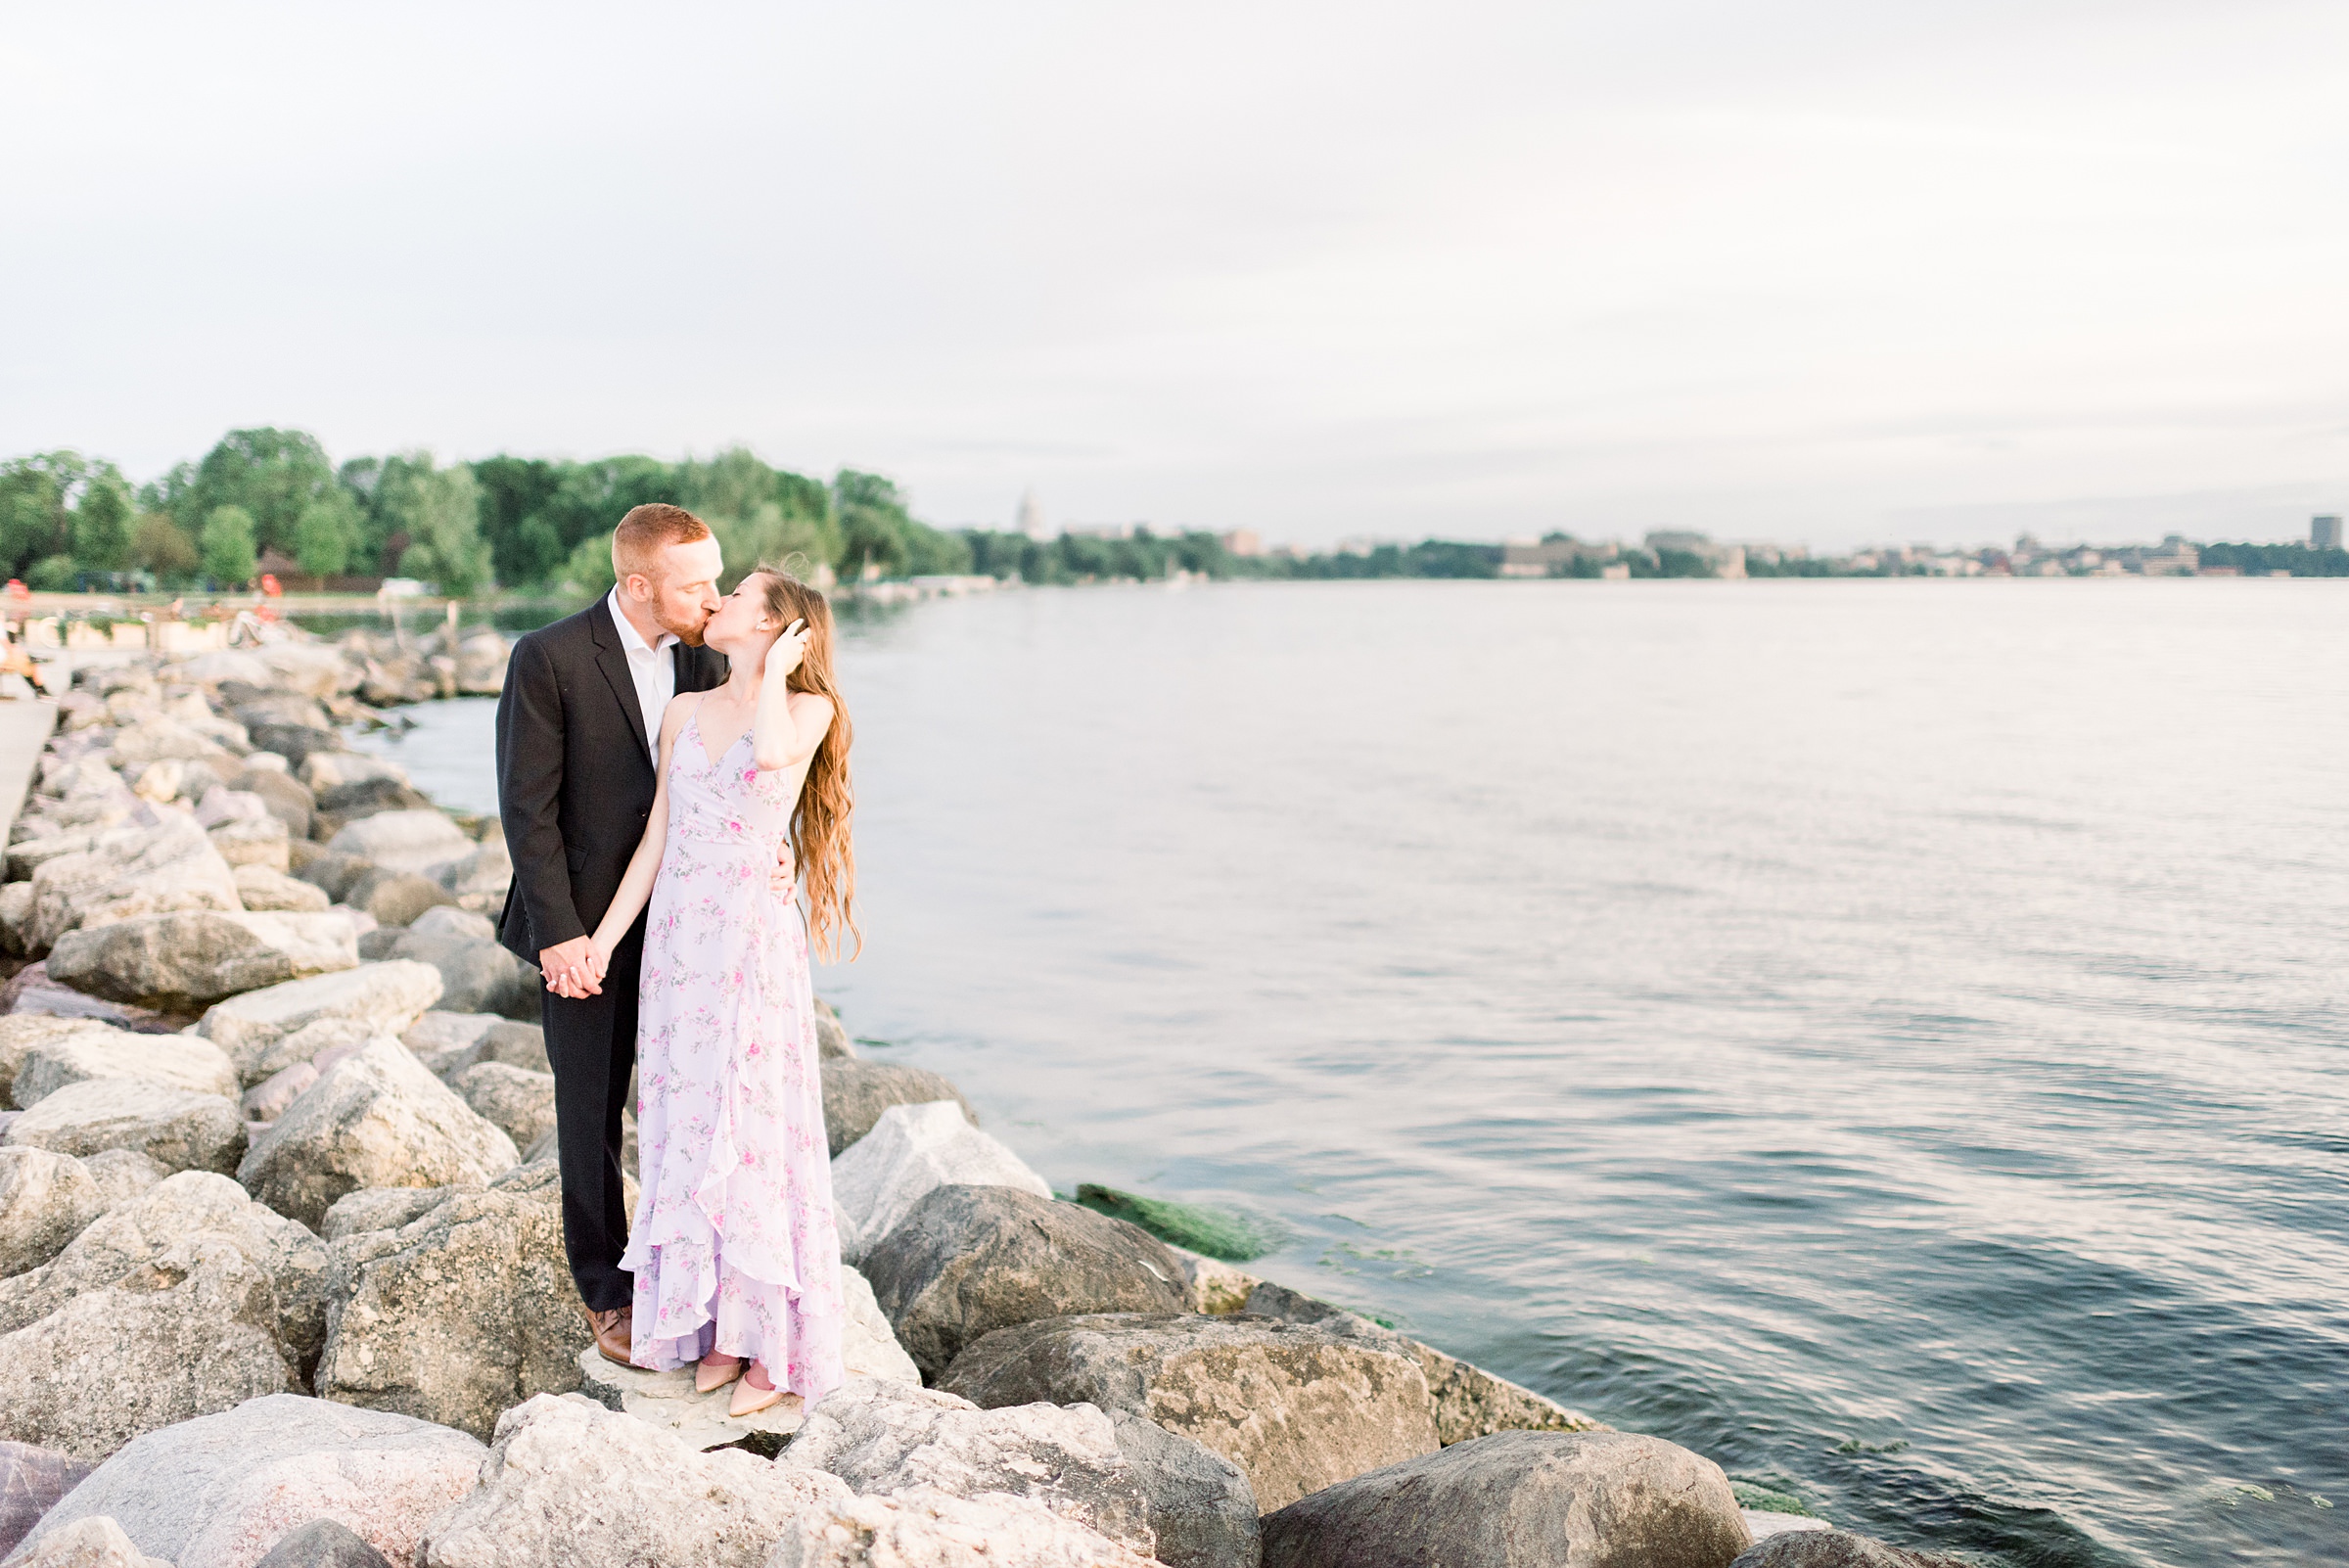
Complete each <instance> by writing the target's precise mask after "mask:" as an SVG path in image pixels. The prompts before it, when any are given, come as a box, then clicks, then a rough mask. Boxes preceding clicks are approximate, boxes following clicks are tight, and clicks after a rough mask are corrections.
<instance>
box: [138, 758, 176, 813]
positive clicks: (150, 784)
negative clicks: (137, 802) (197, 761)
mask: <svg viewBox="0 0 2349 1568" xmlns="http://www.w3.org/2000/svg"><path fill="white" fill-rule="evenodd" d="M187 771H188V764H187V763H185V762H183V761H180V760H179V759H178V758H176V757H166V758H164V759H163V760H162V761H157V762H149V763H148V764H147V765H146V766H144V767H142V768H139V769H138V777H137V779H136V780H134V781H133V782H132V784H131V786H130V792H131V793H132V794H133V795H136V796H138V797H139V798H140V799H141V800H144V801H153V802H155V803H156V804H157V805H159V806H162V805H167V804H169V803H170V802H171V801H173V800H176V799H177V798H178V796H179V786H180V782H181V780H182V779H183V778H185V777H186V775H187Z"/></svg>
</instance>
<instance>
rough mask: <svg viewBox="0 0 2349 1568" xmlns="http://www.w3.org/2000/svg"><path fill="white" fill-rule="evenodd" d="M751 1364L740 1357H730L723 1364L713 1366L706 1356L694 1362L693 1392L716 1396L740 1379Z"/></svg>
mask: <svg viewBox="0 0 2349 1568" xmlns="http://www.w3.org/2000/svg"><path fill="white" fill-rule="evenodd" d="M750 1364H751V1363H750V1362H749V1361H746V1360H743V1359H742V1358H741V1357H739V1356H729V1357H727V1358H726V1359H725V1360H724V1361H723V1362H722V1363H720V1364H716V1365H713V1364H712V1363H711V1360H710V1358H709V1357H706V1356H705V1357H703V1358H702V1359H701V1360H698V1361H696V1362H694V1365H693V1391H694V1392H695V1393H696V1394H714V1393H716V1392H717V1391H718V1390H719V1389H721V1388H724V1387H725V1386H726V1385H727V1384H728V1383H731V1382H733V1381H734V1379H736V1378H738V1377H740V1376H741V1375H742V1374H743V1373H744V1371H746V1370H747V1369H748V1368H749V1367H750Z"/></svg>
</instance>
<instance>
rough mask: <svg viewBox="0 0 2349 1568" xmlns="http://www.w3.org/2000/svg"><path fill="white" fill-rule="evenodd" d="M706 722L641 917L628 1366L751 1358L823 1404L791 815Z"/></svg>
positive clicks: (831, 1259)
mask: <svg viewBox="0 0 2349 1568" xmlns="http://www.w3.org/2000/svg"><path fill="white" fill-rule="evenodd" d="M695 709H696V711H695V713H694V715H693V716H691V717H690V718H688V719H686V721H685V727H684V728H683V729H682V730H681V731H679V732H678V735H677V739H676V744H675V745H674V747H672V748H671V754H670V758H669V767H668V848H667V851H666V853H663V855H662V857H661V871H660V874H659V875H658V876H657V877H656V878H655V879H654V882H653V893H652V899H651V901H650V903H649V906H648V910H647V914H646V919H645V932H644V970H643V980H642V982H641V990H640V992H639V994H638V1003H637V1006H638V1014H637V1017H638V1022H637V1026H636V1055H637V1083H638V1085H639V1087H640V1089H641V1091H642V1095H643V1104H642V1107H641V1108H640V1110H639V1112H638V1118H637V1146H638V1150H639V1155H638V1160H639V1169H638V1179H639V1181H640V1183H641V1189H640V1191H639V1192H638V1194H637V1200H636V1220H635V1223H634V1225H633V1226H632V1227H631V1229H630V1234H629V1236H628V1250H627V1253H626V1255H625V1256H624V1257H623V1258H622V1259H621V1265H620V1266H621V1267H622V1268H627V1269H632V1270H634V1272H635V1275H636V1301H635V1339H634V1344H633V1354H634V1358H635V1360H636V1364H637V1365H639V1366H649V1367H653V1368H656V1369H659V1370H662V1371H667V1370H669V1369H670V1368H673V1367H678V1366H683V1365H685V1364H687V1363H688V1362H690V1361H695V1360H700V1359H701V1358H702V1357H703V1356H705V1355H707V1354H709V1353H710V1352H712V1351H713V1350H715V1351H718V1352H722V1353H724V1354H726V1355H731V1356H745V1357H750V1358H753V1359H755V1360H759V1361H760V1362H763V1363H764V1364H765V1366H766V1368H767V1371H768V1374H769V1375H770V1376H771V1377H772V1378H773V1379H774V1382H775V1386H776V1387H778V1388H788V1389H790V1390H791V1391H792V1392H794V1393H796V1394H799V1395H801V1396H803V1397H804V1398H805V1399H806V1401H807V1403H808V1404H810V1405H813V1404H814V1403H815V1402H816V1401H817V1400H819V1399H821V1398H822V1397H823V1396H824V1395H826V1394H828V1393H830V1392H831V1391H832V1390H833V1389H835V1388H838V1387H839V1386H840V1384H841V1381H842V1375H843V1374H842V1371H841V1360H840V1331H841V1319H842V1310H841V1297H840V1238H839V1236H838V1234H837V1232H836V1231H835V1230H834V1228H833V1223H832V1166H831V1162H830V1160H829V1158H828V1145H827V1143H826V1140H825V1136H824V1101H823V1087H822V1084H821V1081H820V1080H819V1079H818V1077H817V1072H816V1048H815V1003H814V997H813V994H812V993H811V992H810V991H809V989H808V978H807V936H806V928H805V926H803V925H802V923H801V921H800V918H799V913H798V910H797V909H796V908H795V907H794V906H793V904H792V901H791V899H788V898H779V897H777V896H776V895H775V894H774V893H772V892H770V891H769V889H768V886H767V883H768V878H769V876H770V874H771V872H772V870H773V868H774V864H775V857H776V851H777V849H778V847H779V845H780V843H781V841H782V839H783V836H784V834H785V833H786V832H787V831H788V830H789V827H790V823H791V815H792V808H793V807H794V806H795V805H796V804H797V803H796V802H795V800H794V799H793V798H792V797H791V796H790V795H788V794H786V793H785V788H784V785H785V775H783V774H780V773H761V772H760V771H759V770H758V769H757V768H756V767H754V766H753V765H752V762H751V732H750V730H749V729H748V728H747V727H746V728H745V729H744V731H743V734H742V737H741V739H739V740H737V741H736V742H735V743H734V744H733V745H732V746H730V747H728V748H727V749H726V754H725V756H723V757H721V758H719V759H718V760H717V761H715V762H712V761H710V759H709V756H708V753H707V752H706V751H705V750H704V748H703V746H702V729H701V714H700V712H699V709H700V705H699V704H698V703H697V704H696V705H695Z"/></svg>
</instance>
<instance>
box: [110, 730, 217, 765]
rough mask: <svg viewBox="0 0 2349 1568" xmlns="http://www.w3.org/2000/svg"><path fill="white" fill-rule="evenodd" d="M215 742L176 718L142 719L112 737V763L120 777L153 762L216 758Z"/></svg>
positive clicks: (116, 732)
mask: <svg viewBox="0 0 2349 1568" xmlns="http://www.w3.org/2000/svg"><path fill="white" fill-rule="evenodd" d="M220 752H221V746H220V743H219V742H218V741H217V740H214V739H213V738H212V737H211V736H209V735H207V734H206V733H204V732H203V731H202V730H200V729H197V728H195V727H193V726H192V725H189V724H185V723H182V722H181V721H180V720H178V719H176V718H163V717H160V716H159V717H155V718H146V719H141V720H140V721H139V722H138V723H136V724H134V725H131V726H130V727H128V728H125V729H120V730H117V731H115V744H114V749H113V761H114V764H115V767H117V768H119V769H121V770H122V771H123V772H124V773H126V774H127V773H132V772H136V771H138V770H139V769H141V768H144V767H146V766H147V765H148V764H150V763H153V762H160V761H189V760H191V759H195V758H200V757H216V756H218V755H220Z"/></svg>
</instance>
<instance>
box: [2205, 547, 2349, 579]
mask: <svg viewBox="0 0 2349 1568" xmlns="http://www.w3.org/2000/svg"><path fill="white" fill-rule="evenodd" d="M2202 565H2203V566H2205V567H2234V569H2235V570H2236V571H2238V572H2242V573H2246V574H2248V573H2255V572H2289V573H2290V574H2291V575H2292V576H2295V577H2349V550H2317V549H2312V548H2310V547H2309V546H2308V545H2305V544H2205V545H2203V546H2202Z"/></svg>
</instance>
